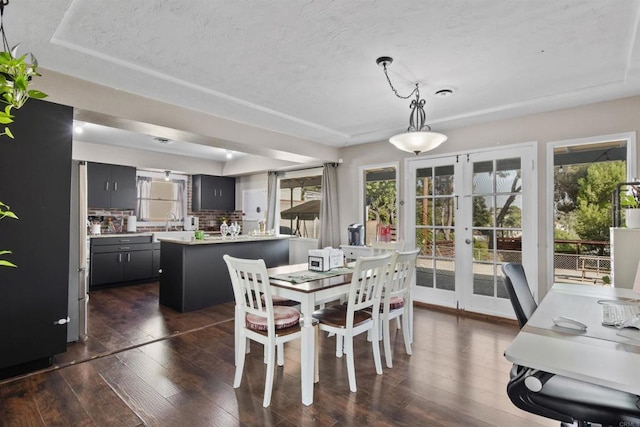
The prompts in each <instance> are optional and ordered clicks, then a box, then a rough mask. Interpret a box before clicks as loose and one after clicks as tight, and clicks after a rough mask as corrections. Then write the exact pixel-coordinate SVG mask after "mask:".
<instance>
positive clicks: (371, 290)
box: [347, 253, 391, 328]
mask: <svg viewBox="0 0 640 427" xmlns="http://www.w3.org/2000/svg"><path fill="white" fill-rule="evenodd" d="M389 261H391V253H386V254H382V255H376V256H372V257H359V258H358V260H357V261H356V265H355V267H354V269H353V276H352V277H351V286H350V287H349V298H348V300H347V328H353V313H354V312H356V311H359V310H364V309H366V308H370V309H371V310H372V311H374V312H375V313H376V317H377V313H379V312H380V295H381V294H382V288H383V286H384V282H385V279H386V275H387V271H388V266H389Z"/></svg>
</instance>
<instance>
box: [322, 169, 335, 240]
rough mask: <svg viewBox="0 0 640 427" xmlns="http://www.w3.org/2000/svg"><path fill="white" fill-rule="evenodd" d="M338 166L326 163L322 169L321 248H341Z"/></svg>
mask: <svg viewBox="0 0 640 427" xmlns="http://www.w3.org/2000/svg"><path fill="white" fill-rule="evenodd" d="M337 168H338V165H337V164H334V163H325V165H324V166H323V168H322V199H321V200H320V239H319V247H320V248H326V247H327V246H331V247H334V248H338V247H340V218H339V217H338V170H337Z"/></svg>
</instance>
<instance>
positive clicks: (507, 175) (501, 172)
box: [496, 158, 522, 193]
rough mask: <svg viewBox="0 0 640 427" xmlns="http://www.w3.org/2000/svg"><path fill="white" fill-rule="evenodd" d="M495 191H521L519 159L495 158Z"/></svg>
mask: <svg viewBox="0 0 640 427" xmlns="http://www.w3.org/2000/svg"><path fill="white" fill-rule="evenodd" d="M496 173H497V175H496V192H497V193H518V192H521V191H522V179H521V177H520V176H521V171H520V159H519V158H514V159H502V160H496Z"/></svg>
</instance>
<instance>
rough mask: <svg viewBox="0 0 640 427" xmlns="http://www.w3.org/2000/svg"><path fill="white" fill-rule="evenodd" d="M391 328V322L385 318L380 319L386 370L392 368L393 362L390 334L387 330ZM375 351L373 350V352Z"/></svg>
mask: <svg viewBox="0 0 640 427" xmlns="http://www.w3.org/2000/svg"><path fill="white" fill-rule="evenodd" d="M390 328H391V322H390V321H389V319H387V318H383V319H382V334H383V337H382V342H383V345H384V360H385V361H386V362H387V368H393V361H392V360H391V357H392V354H391V334H390V333H389V329H390ZM374 351H375V350H374Z"/></svg>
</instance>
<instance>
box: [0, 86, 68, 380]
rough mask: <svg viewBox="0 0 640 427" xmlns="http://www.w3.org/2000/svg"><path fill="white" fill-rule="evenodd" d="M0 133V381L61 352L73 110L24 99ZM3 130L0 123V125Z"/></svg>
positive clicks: (63, 335)
mask: <svg viewBox="0 0 640 427" xmlns="http://www.w3.org/2000/svg"><path fill="white" fill-rule="evenodd" d="M13 112H14V114H15V121H14V123H12V124H10V125H9V128H10V129H11V132H12V133H13V135H14V136H15V139H10V138H8V137H7V136H0V201H2V202H3V203H5V204H7V205H9V206H10V208H11V211H13V212H14V213H15V214H16V215H17V216H18V217H19V219H18V220H14V219H10V218H4V219H3V220H1V221H0V250H11V251H12V252H13V253H12V254H8V255H2V256H0V259H6V260H9V261H11V262H13V263H14V264H16V265H17V268H9V267H0V325H1V326H0V378H2V377H8V376H11V375H15V374H16V373H20V372H24V371H27V370H30V369H36V368H40V367H43V366H46V365H47V364H49V363H50V361H51V357H52V356H53V355H55V354H57V353H61V352H64V351H65V350H66V336H67V326H66V324H64V322H62V323H63V324H58V321H59V320H60V319H66V318H67V304H68V302H67V293H68V281H69V227H70V224H69V222H70V197H71V141H72V129H73V109H72V108H71V107H67V106H63V105H58V104H54V103H51V102H46V101H38V100H33V99H32V100H29V101H28V102H27V103H26V104H25V105H24V106H23V107H22V108H21V109H20V110H13ZM2 128H4V126H3V127H2Z"/></svg>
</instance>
